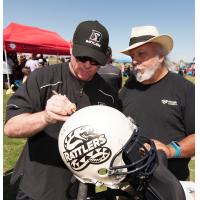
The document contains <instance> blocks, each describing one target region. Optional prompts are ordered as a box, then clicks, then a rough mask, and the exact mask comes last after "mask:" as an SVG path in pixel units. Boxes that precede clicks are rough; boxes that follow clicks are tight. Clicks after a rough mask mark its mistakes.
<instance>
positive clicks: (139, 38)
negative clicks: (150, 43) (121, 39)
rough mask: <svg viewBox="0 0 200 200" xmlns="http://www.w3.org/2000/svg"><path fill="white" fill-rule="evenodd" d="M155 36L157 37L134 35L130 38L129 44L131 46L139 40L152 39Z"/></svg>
mask: <svg viewBox="0 0 200 200" xmlns="http://www.w3.org/2000/svg"><path fill="white" fill-rule="evenodd" d="M154 37H155V36H154V35H143V36H139V37H132V38H131V39H130V42H129V46H131V45H133V44H135V43H138V42H145V41H147V40H150V39H151V38H154Z"/></svg>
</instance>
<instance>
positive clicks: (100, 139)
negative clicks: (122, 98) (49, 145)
mask: <svg viewBox="0 0 200 200" xmlns="http://www.w3.org/2000/svg"><path fill="white" fill-rule="evenodd" d="M136 130H137V127H136V125H135V124H133V123H132V121H131V120H129V119H128V118H127V117H126V116H125V115H124V114H122V113H121V112H119V111H118V110H116V109H114V108H111V107H108V106H88V107H85V108H82V109H80V110H78V111H76V112H75V113H74V114H73V115H71V117H70V118H69V119H68V120H67V121H66V122H65V123H64V124H63V127H62V128H61V130H60V134H59V138H58V147H59V152H60V155H61V158H62V160H63V161H64V163H65V165H66V166H67V167H68V168H69V170H70V171H71V172H72V173H73V174H74V176H75V177H77V179H79V180H80V181H81V182H83V183H92V184H95V185H98V186H99V185H105V186H107V187H110V188H118V187H119V184H120V183H121V182H122V181H123V180H124V179H125V178H126V176H127V174H129V172H130V171H131V170H133V171H134V170H135V171H138V167H141V169H143V165H142V163H143V160H141V161H138V159H137V160H135V161H134V162H136V163H137V162H138V163H137V165H133V163H132V160H131V159H133V157H134V156H132V154H134V151H135V150H137V151H138V149H140V150H142V151H143V154H144V155H142V154H141V153H140V159H142V158H144V159H145V160H148V157H149V154H150V153H151V151H149V150H148V148H146V147H145V146H144V144H143V145H141V144H140V145H139V146H138V144H137V145H136V144H135V143H136V142H137V143H138V141H140V140H139V139H138V137H136V135H137V134H135V132H136ZM134 135H135V136H134ZM145 143H147V144H148V145H149V146H151V144H149V141H145ZM143 146H144V147H143ZM150 149H151V148H150ZM124 157H126V158H127V160H128V161H125V160H126V159H124ZM148 165H149V164H148ZM145 168H146V167H145ZM144 171H145V170H144Z"/></svg>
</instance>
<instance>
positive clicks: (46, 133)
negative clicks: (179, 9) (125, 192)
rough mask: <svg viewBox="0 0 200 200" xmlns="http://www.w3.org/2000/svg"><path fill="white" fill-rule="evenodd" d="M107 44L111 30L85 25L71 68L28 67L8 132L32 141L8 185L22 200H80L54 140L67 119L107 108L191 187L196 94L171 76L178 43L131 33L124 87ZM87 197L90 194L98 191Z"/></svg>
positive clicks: (152, 30)
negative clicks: (129, 67)
mask: <svg viewBox="0 0 200 200" xmlns="http://www.w3.org/2000/svg"><path fill="white" fill-rule="evenodd" d="M108 45H109V34H108V31H107V29H106V28H105V27H104V26H103V25H102V24H101V23H99V22H98V21H84V22H81V23H80V24H79V25H78V26H77V28H76V30H75V32H74V35H73V40H72V44H71V48H72V49H71V56H70V60H69V61H68V62H62V63H60V64H56V65H53V66H51V67H41V68H39V67H38V66H37V67H36V66H35V63H36V62H35V61H34V59H32V60H30V61H29V64H30V63H31V65H28V62H26V63H25V62H24V64H23V65H24V66H23V68H24V67H29V68H30V70H31V71H32V72H31V73H30V75H29V76H28V78H27V80H26V81H25V82H24V83H23V84H22V85H21V86H20V87H19V88H18V90H17V91H16V92H15V93H14V94H13V95H12V96H11V98H10V99H9V101H8V103H7V107H6V108H7V110H6V122H5V126H4V132H5V135H7V136H8V137H12V138H27V143H26V145H25V146H24V150H23V152H22V154H21V156H20V158H19V160H18V162H17V164H16V167H15V170H14V173H13V175H12V179H11V183H12V184H14V183H16V182H19V183H20V184H19V188H18V193H17V195H16V199H17V200H25V199H26V200H36V199H42V200H47V199H48V200H51V199H52V200H54V199H62V200H67V199H70V198H69V196H68V195H69V193H70V194H71V195H72V196H73V198H74V199H76V195H77V190H78V184H77V182H74V184H72V182H73V181H72V182H71V180H72V176H73V174H72V173H71V171H70V170H68V169H67V168H66V166H65V164H64V162H63V161H62V159H61V156H60V154H59V150H58V141H57V140H58V135H59V131H60V129H61V127H62V125H63V123H64V122H65V121H67V120H68V119H69V117H70V115H72V113H74V112H76V111H77V110H80V109H81V108H84V107H87V106H90V105H106V106H110V107H113V108H115V109H117V110H119V111H121V112H122V113H124V115H125V116H127V117H131V118H132V119H133V120H134V121H135V123H136V124H137V126H138V127H140V130H141V131H140V133H141V136H144V137H148V138H149V139H151V140H152V141H153V142H154V144H155V146H156V149H157V151H162V152H163V153H164V154H165V156H166V158H167V160H168V173H169V174H170V176H172V177H174V179H176V180H179V181H186V180H189V177H190V174H189V168H188V163H189V161H190V159H191V157H192V156H194V154H195V124H194V123H195V109H194V97H195V87H194V84H192V83H191V82H189V81H187V80H186V79H184V78H183V77H182V76H180V75H178V74H175V73H172V72H170V71H169V66H168V63H169V62H167V59H168V58H167V55H168V54H169V53H170V52H171V50H172V49H173V38H172V37H170V36H169V35H163V34H160V33H159V31H158V30H157V28H156V27H154V26H141V27H133V29H132V32H131V37H130V42H129V46H128V47H127V48H126V49H124V50H123V51H122V53H124V54H126V55H128V56H130V57H131V58H132V73H129V74H128V75H126V76H128V77H129V79H128V80H127V82H126V84H125V85H124V86H123V87H122V88H121V86H122V76H123V74H122V72H121V71H120V70H119V69H116V68H114V67H113V66H112V65H111V63H112V59H111V55H112V51H111V48H110V47H109V46H108ZM37 64H38V62H37ZM35 68H39V69H38V70H34V69H35ZM72 106H73V107H72ZM93 117H94V118H95V116H93ZM110 120H114V119H110ZM85 134H87V133H85ZM121 134H125V133H123V132H122V133H121ZM113 135H114V134H113ZM69 137H71V136H69ZM77 142H79V141H77ZM147 149H148V148H147ZM141 154H142V152H141ZM141 172H142V169H141ZM85 178H87V174H86V177H85ZM110 178H113V177H112V175H111V177H110ZM132 178H133V179H134V178H136V177H135V176H133V177H132ZM133 182H134V180H133ZM138 184H139V183H138ZM71 185H73V187H71ZM134 189H135V190H137V189H138V185H137V184H136V183H135V188H134ZM88 191H89V193H93V192H94V191H95V188H94V186H93V185H89V188H88ZM144 191H146V190H145V189H144V188H143V189H141V191H140V195H142V193H143V197H142V199H143V200H146V199H148V200H155V199H156V198H155V196H151V197H150V198H146V196H145V192H144Z"/></svg>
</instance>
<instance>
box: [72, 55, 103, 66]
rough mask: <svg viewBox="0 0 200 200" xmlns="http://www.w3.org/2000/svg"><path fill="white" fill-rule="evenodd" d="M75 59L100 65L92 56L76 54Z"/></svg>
mask: <svg viewBox="0 0 200 200" xmlns="http://www.w3.org/2000/svg"><path fill="white" fill-rule="evenodd" d="M75 58H76V60H78V61H79V62H83V63H85V62H87V61H90V64H91V65H100V64H99V63H98V62H97V61H96V60H95V59H93V58H90V57H87V56H76V57H75Z"/></svg>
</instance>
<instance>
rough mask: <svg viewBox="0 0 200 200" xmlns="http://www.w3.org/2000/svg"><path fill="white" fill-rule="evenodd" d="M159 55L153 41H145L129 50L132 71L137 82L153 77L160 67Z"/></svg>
mask: <svg viewBox="0 0 200 200" xmlns="http://www.w3.org/2000/svg"><path fill="white" fill-rule="evenodd" d="M159 56H160V55H159V54H158V52H157V49H156V46H155V45H154V44H153V43H147V44H145V45H142V46H140V47H138V48H136V49H133V50H132V51H131V57H132V64H133V73H134V74H135V77H136V79H137V81H138V82H144V81H146V80H150V79H152V78H153V77H154V75H155V73H156V72H157V70H158V69H159V68H160V67H161V62H160V58H159Z"/></svg>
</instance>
